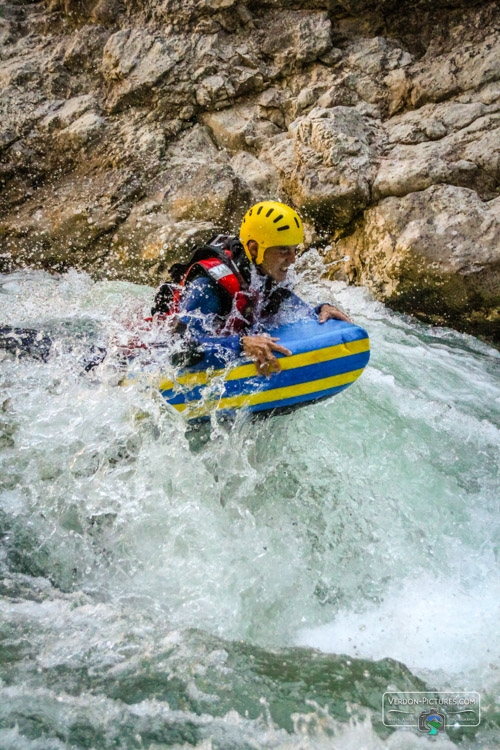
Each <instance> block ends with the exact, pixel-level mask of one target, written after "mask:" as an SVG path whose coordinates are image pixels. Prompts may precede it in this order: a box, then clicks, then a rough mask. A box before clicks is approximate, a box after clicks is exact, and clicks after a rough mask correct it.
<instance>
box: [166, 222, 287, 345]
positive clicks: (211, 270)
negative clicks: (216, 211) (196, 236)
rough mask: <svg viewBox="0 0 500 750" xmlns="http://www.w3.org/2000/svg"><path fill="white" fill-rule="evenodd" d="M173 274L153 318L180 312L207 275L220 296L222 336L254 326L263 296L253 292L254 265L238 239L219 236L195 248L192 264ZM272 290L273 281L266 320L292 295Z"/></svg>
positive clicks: (179, 267)
mask: <svg viewBox="0 0 500 750" xmlns="http://www.w3.org/2000/svg"><path fill="white" fill-rule="evenodd" d="M169 274H170V278H171V279H172V281H171V282H165V283H163V284H161V286H160V287H159V289H158V291H157V293H156V296H155V300H154V305H153V308H152V310H151V315H158V314H161V315H164V316H168V315H173V314H176V313H178V312H179V309H180V302H181V299H182V295H183V293H184V292H185V290H186V288H187V287H188V286H189V284H190V283H191V282H192V281H194V280H195V279H197V278H199V277H200V276H205V277H208V278H209V279H211V280H212V281H213V282H214V283H215V285H216V288H217V291H218V293H219V298H220V301H221V307H222V309H221V316H222V317H223V318H224V319H225V321H224V324H223V325H222V326H221V333H226V334H228V333H240V332H241V331H243V330H244V329H245V328H249V327H250V326H251V325H252V323H253V316H254V310H255V307H256V305H257V302H258V297H259V293H258V292H257V291H255V290H252V289H250V276H251V272H250V263H249V261H248V258H247V256H246V254H245V251H244V248H243V245H242V244H241V242H240V241H239V240H238V239H236V238H235V237H230V236H228V235H217V236H216V237H214V238H212V239H211V240H210V242H209V243H208V244H207V245H203V246H202V247H200V248H197V249H195V250H194V253H193V255H192V257H191V260H190V261H189V262H188V263H175V264H174V265H173V266H172V267H171V268H170V269H169ZM266 287H267V289H266ZM272 287H273V282H272V280H270V279H269V280H268V281H267V282H266V284H265V291H267V292H268V294H267V299H266V302H265V304H264V308H263V311H262V312H263V315H264V317H267V316H268V315H272V314H274V313H276V312H277V311H278V309H279V306H280V305H281V303H282V301H283V300H284V299H286V298H287V297H289V296H290V292H289V290H287V289H285V288H282V287H281V288H276V289H274V290H273V289H272Z"/></svg>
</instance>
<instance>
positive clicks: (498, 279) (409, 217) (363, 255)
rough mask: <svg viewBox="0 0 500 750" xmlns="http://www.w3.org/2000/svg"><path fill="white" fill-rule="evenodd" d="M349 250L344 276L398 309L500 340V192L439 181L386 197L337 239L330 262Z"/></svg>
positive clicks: (334, 273) (346, 253)
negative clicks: (486, 194)
mask: <svg viewBox="0 0 500 750" xmlns="http://www.w3.org/2000/svg"><path fill="white" fill-rule="evenodd" d="M344 255H349V256H350V261H349V264H348V266H347V267H345V266H344V268H345V272H346V273H347V278H348V279H349V280H356V283H361V284H365V285H366V286H368V287H369V288H370V289H372V290H373V291H374V292H375V294H376V295H377V296H378V297H379V299H382V300H383V301H384V302H386V303H388V304H389V305H390V306H391V307H393V308H394V309H397V310H404V311H407V312H412V313H413V314H415V315H417V316H419V317H422V318H424V319H427V320H429V319H431V320H433V321H434V322H435V323H438V324H445V325H452V326H456V327H457V328H459V329H460V330H469V331H471V332H474V333H482V334H483V335H485V336H489V337H491V338H492V339H495V338H496V339H497V340H498V337H499V336H500V329H499V327H498V326H499V323H500V197H498V198H496V199H494V200H492V201H489V202H483V201H481V200H480V199H479V198H478V196H477V194H476V193H475V192H474V191H473V190H468V189H466V188H462V187H455V186H451V185H434V186H432V187H430V188H427V189H426V190H422V191H419V192H416V193H410V194H409V195H406V196H404V197H402V198H397V197H391V198H385V199H384V200H382V201H380V203H378V205H377V206H374V207H372V208H370V209H368V210H367V211H365V214H364V217H363V219H362V220H361V221H360V222H359V224H358V226H357V228H356V231H354V232H353V233H352V234H351V235H350V236H348V237H345V238H343V239H340V240H339V241H337V242H336V243H335V246H334V249H333V250H332V252H331V259H332V260H333V259H336V258H338V257H342V256H344ZM333 268H335V266H334V267H333ZM336 273H337V272H335V271H334V272H333V275H336Z"/></svg>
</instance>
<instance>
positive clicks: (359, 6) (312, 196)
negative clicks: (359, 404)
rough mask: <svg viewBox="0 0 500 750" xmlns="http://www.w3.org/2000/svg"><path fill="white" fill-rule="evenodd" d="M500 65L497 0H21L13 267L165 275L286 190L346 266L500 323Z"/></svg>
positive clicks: (0, 142)
mask: <svg viewBox="0 0 500 750" xmlns="http://www.w3.org/2000/svg"><path fill="white" fill-rule="evenodd" d="M499 79H500V13H499V5H498V3H497V2H491V1H486V0H484V1H483V2H470V1H469V2H467V1H466V0H463V1H460V0H446V1H445V0H434V1H432V0H397V1H396V0H303V1H302V2H293V3H292V2H291V1H288V0H267V1H265V0H254V1H253V2H252V1H250V0H240V1H239V2H238V1H237V0H184V1H183V2H181V1H180V0H148V2H144V1H142V2H140V1H137V0H134V1H132V0H50V2H32V1H29V0H17V1H14V0H7V2H5V3H4V4H3V6H2V8H1V15H0V85H1V86H2V97H1V104H0V111H1V115H2V116H1V120H0V187H1V193H0V266H1V270H3V271H6V270H9V269H11V268H13V267H17V266H20V265H26V264H30V265H35V266H41V267H45V268H50V269H52V270H56V271H57V270H64V269H66V268H68V267H71V266H76V267H79V268H83V269H86V270H88V271H90V272H91V273H92V274H93V275H95V276H98V277H102V276H106V275H107V276H108V277H120V278H126V279H132V280H136V281H144V282H147V283H153V284H154V283H156V282H157V281H158V279H160V278H161V277H162V276H164V275H165V273H166V269H167V268H168V266H169V264H170V262H171V261H172V260H173V259H175V258H179V257H183V256H185V255H186V253H188V252H189V248H190V247H191V246H192V245H193V244H194V243H195V242H198V241H201V240H204V239H207V238H208V237H209V236H210V235H211V234H212V233H214V232H215V231H218V230H224V231H233V232H235V231H237V227H238V225H239V222H240V220H241V217H242V215H243V213H244V212H245V211H246V209H247V208H248V206H249V205H250V204H251V203H252V202H254V201H257V200H259V199H263V198H276V197H277V198H280V199H282V200H284V201H287V202H291V203H293V205H295V206H296V207H297V209H298V210H299V211H300V212H301V213H302V215H303V216H304V219H305V221H306V225H307V237H308V239H309V240H310V241H312V242H314V243H315V244H316V246H317V247H320V248H321V247H323V248H327V247H328V246H330V248H331V249H329V250H325V255H326V260H327V261H328V262H331V261H333V260H335V259H337V258H340V257H342V256H345V255H349V256H350V260H349V261H348V262H347V263H344V264H339V265H334V266H330V268H333V269H336V271H335V273H336V275H337V276H339V277H341V278H345V279H347V280H349V281H352V282H354V283H362V284H365V285H366V286H368V287H369V288H371V289H372V290H373V291H374V292H375V294H376V295H377V296H378V297H379V298H380V299H382V300H384V301H386V302H387V303H388V304H389V305H391V306H393V307H394V308H396V309H399V310H404V311H407V312H411V313H413V314H416V315H418V316H420V317H421V318H422V319H424V320H431V321H432V322H436V323H438V324H446V325H453V326H455V327H457V328H459V329H460V330H466V331H470V332H472V333H476V334H480V335H483V336H485V337H487V338H489V339H490V340H494V341H497V342H499V341H500V331H499V312H498V308H499V297H500V278H499V275H500V271H499V267H500V228H499V227H500V222H499V218H500V197H499V195H500V192H499V183H500V81H499Z"/></svg>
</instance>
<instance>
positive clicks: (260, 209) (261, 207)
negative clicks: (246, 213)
mask: <svg viewBox="0 0 500 750" xmlns="http://www.w3.org/2000/svg"><path fill="white" fill-rule="evenodd" d="M263 208H264V206H259V210H258V211H257V216H258V215H259V214H260V212H261V211H262V209H263Z"/></svg>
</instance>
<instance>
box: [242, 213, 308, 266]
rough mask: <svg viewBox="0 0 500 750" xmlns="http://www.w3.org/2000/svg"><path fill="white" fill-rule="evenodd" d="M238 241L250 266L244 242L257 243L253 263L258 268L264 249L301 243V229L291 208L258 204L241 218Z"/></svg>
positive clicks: (302, 236) (302, 233)
mask: <svg viewBox="0 0 500 750" xmlns="http://www.w3.org/2000/svg"><path fill="white" fill-rule="evenodd" d="M240 240H241V242H242V243H243V247H244V248H245V252H246V254H247V257H248V259H249V261H250V262H251V263H253V262H254V259H253V258H252V256H251V255H250V252H249V250H248V247H247V245H248V242H249V240H254V241H255V242H256V243H257V244H258V246H259V247H258V250H257V257H256V258H255V263H256V265H260V264H261V263H262V261H263V260H264V253H265V251H266V250H267V248H268V247H276V246H277V245H300V243H301V242H303V241H304V229H303V227H302V222H301V220H300V216H299V215H298V213H297V212H296V211H294V209H293V208H291V207H290V206H287V205H285V204H284V203H278V201H262V202H261V203H256V204H255V206H252V208H250V209H249V210H248V211H247V212H246V214H245V216H244V217H243V221H242V222H241V229H240Z"/></svg>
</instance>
